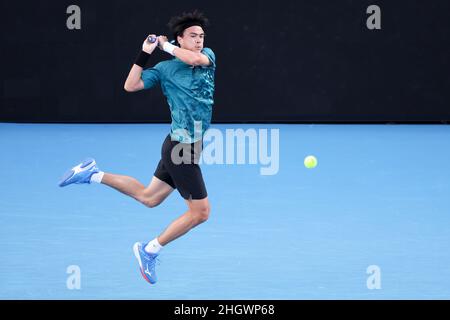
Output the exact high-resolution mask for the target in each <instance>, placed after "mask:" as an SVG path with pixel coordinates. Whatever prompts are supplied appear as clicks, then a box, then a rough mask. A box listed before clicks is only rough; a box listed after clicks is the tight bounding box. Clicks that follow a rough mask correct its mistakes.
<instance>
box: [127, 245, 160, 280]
mask: <svg viewBox="0 0 450 320" xmlns="http://www.w3.org/2000/svg"><path fill="white" fill-rule="evenodd" d="M144 247H145V245H143V244H142V243H140V242H136V243H135V244H134V246H133V251H134V255H135V256H136V259H137V260H138V262H139V268H140V270H141V274H142V276H143V277H144V279H145V280H146V281H147V282H149V283H151V284H155V283H156V281H157V280H158V279H157V277H156V272H155V262H156V258H157V257H158V254H156V253H148V252H147V251H145V250H144Z"/></svg>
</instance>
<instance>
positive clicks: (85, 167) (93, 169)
mask: <svg viewBox="0 0 450 320" xmlns="http://www.w3.org/2000/svg"><path fill="white" fill-rule="evenodd" d="M99 171H100V170H99V168H98V167H97V164H96V163H95V160H94V159H92V158H88V159H86V160H84V161H83V162H82V163H80V164H79V165H77V166H75V167H73V168H72V169H70V170H69V171H67V172H66V173H65V174H64V176H63V177H62V179H61V181H60V182H59V186H60V187H65V186H68V185H69V184H72V183H76V184H80V183H91V177H92V175H93V174H94V173H97V172H99Z"/></svg>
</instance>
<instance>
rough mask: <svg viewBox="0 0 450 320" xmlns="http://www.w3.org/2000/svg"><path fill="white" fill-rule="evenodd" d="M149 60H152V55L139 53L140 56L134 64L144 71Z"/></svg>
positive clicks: (143, 52)
mask: <svg viewBox="0 0 450 320" xmlns="http://www.w3.org/2000/svg"><path fill="white" fill-rule="evenodd" d="M148 58H150V54H148V53H147V52H145V51H141V52H139V55H138V56H137V57H136V60H135V61H134V64H137V65H138V66H139V67H141V68H142V69H144V68H145V64H146V63H147V61H148Z"/></svg>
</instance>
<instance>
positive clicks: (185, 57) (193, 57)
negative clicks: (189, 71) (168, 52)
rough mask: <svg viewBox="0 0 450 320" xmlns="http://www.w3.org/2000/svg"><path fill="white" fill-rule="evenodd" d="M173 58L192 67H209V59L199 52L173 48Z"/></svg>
mask: <svg viewBox="0 0 450 320" xmlns="http://www.w3.org/2000/svg"><path fill="white" fill-rule="evenodd" d="M173 54H174V55H175V57H177V58H178V59H180V60H181V61H183V62H184V63H187V64H189V65H192V66H205V67H206V66H209V65H210V64H211V62H210V61H209V58H208V57H207V56H206V55H204V54H203V53H201V52H198V53H197V52H192V51H190V50H187V49H183V48H179V47H177V48H175V49H174V50H173Z"/></svg>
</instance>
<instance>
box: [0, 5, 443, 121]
mask: <svg viewBox="0 0 450 320" xmlns="http://www.w3.org/2000/svg"><path fill="white" fill-rule="evenodd" d="M72 4H76V5H78V6H79V7H80V8H81V29H80V30H69V29H68V28H67V27H66V20H67V17H68V16H69V14H67V13H66V9H67V7H68V6H69V5H72ZM371 4H376V5H378V6H379V7H380V8H381V30H369V29H368V28H367V27H366V20H367V18H368V17H369V14H367V13H366V9H367V7H368V6H369V5H371ZM194 8H198V9H200V10H202V11H203V12H204V13H205V14H206V15H207V16H208V17H209V18H210V21H211V26H210V28H208V29H207V36H206V46H208V47H211V48H212V49H213V50H214V51H215V53H216V58H217V71H216V93H215V107H214V115H213V121H215V122H266V121H267V122H272V121H274V122H275V121H277V122H278V121H286V122H292V121H298V122H303V121H306V122H323V121H338V122H339V121H365V122H367V121H368V122H371V121H374V122H378V121H382V122H383V121H446V120H449V119H450V108H449V106H450V90H449V89H450V81H449V75H450V73H449V71H450V68H449V62H448V60H449V57H450V19H449V17H450V1H448V0H433V1H425V0H395V1H392V0H390V1H378V0H377V1H374V0H371V1H365V0H360V1H357V0H329V1H323V0H310V1H287V0H280V1H273V0H271V1H269V0H267V1H245V0H242V1H212V0H208V1H187V0H183V1H182V0H172V1H158V2H157V1H149V0H145V1H144V0H128V1H125V0H108V1H99V0H97V1H92V0H90V1H87V0H74V1H72V0H71V1H65V0H60V1H54V0H43V1H2V2H1V19H0V22H1V34H2V39H1V46H2V50H1V68H2V69H1V75H2V76H1V77H2V93H1V94H2V95H1V105H0V121H17V122H21V121H24V122H165V121H169V120H170V115H169V110H168V107H167V104H166V102H165V99H164V97H163V95H162V93H161V91H160V90H159V89H156V90H146V91H141V92H137V93H127V92H125V91H124V90H123V84H124V81H125V78H126V76H127V74H128V72H129V69H130V67H131V65H132V63H133V61H134V58H135V57H136V55H137V53H138V51H139V50H140V47H141V44H142V42H143V40H144V39H145V37H146V35H147V34H149V33H157V34H167V33H168V30H167V27H166V23H167V21H168V20H169V18H170V17H171V16H172V15H175V14H178V13H181V12H183V11H186V10H191V9H194ZM168 58H170V57H169V56H168V55H167V54H166V53H164V52H160V51H159V50H156V51H155V53H154V54H153V57H152V61H151V62H150V63H149V66H151V65H153V64H155V63H157V62H158V61H160V60H162V59H168Z"/></svg>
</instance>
